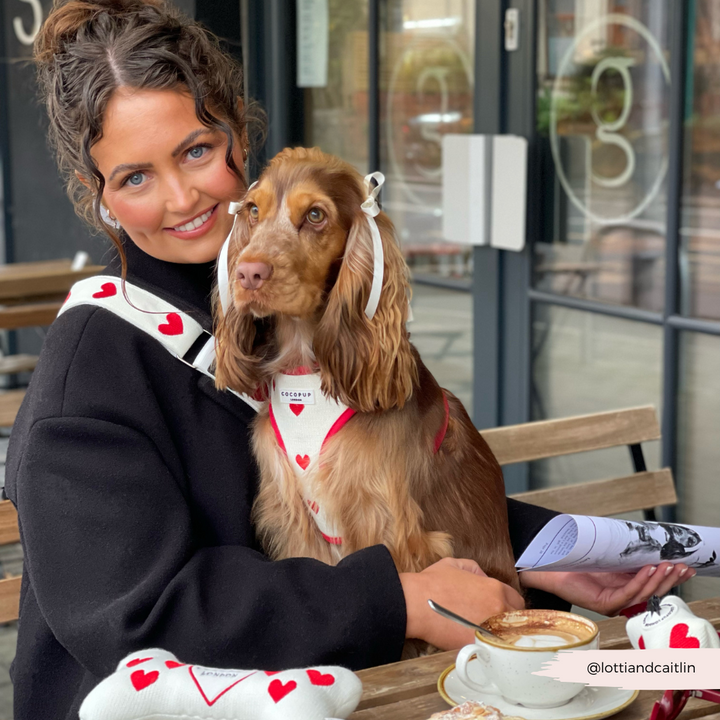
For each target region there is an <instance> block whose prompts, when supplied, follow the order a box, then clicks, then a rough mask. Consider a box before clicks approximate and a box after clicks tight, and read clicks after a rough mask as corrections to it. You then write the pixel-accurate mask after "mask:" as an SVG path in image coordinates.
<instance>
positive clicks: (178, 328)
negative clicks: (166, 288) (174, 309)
mask: <svg viewBox="0 0 720 720" xmlns="http://www.w3.org/2000/svg"><path fill="white" fill-rule="evenodd" d="M165 319H166V320H167V323H163V324H162V325H158V330H159V331H160V332H161V333H162V334H163V335H182V332H183V321H182V318H181V317H180V316H179V315H178V314H177V313H168V314H167V315H166V316H165Z"/></svg>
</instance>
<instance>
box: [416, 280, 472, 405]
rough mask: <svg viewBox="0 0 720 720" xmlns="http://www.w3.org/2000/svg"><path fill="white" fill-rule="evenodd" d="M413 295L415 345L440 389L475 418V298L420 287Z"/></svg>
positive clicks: (448, 291)
mask: <svg viewBox="0 0 720 720" xmlns="http://www.w3.org/2000/svg"><path fill="white" fill-rule="evenodd" d="M412 292H413V294H412V309H413V315H414V318H415V319H414V320H413V322H412V323H410V325H409V329H410V333H411V340H412V343H413V345H415V347H416V348H417V349H418V351H419V353H420V357H421V358H422V360H423V362H424V363H425V365H427V367H428V369H429V370H430V372H431V373H432V374H433V375H434V376H435V379H436V380H437V381H438V383H440V386H441V387H444V388H445V389H446V390H449V391H450V392H451V393H453V394H454V395H455V396H456V397H457V398H458V399H459V400H460V402H461V403H462V404H463V405H464V406H465V409H466V410H467V411H468V413H469V414H470V415H472V371H473V363H472V358H473V336H472V296H471V295H470V293H466V292H458V291H457V290H446V289H445V288H438V287H430V286H428V285H420V284H418V283H415V284H414V285H413V291H412Z"/></svg>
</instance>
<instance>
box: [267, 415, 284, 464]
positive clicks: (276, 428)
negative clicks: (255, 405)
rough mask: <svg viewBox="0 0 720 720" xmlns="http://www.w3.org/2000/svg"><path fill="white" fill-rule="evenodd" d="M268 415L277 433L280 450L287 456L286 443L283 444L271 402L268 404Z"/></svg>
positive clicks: (276, 437)
mask: <svg viewBox="0 0 720 720" xmlns="http://www.w3.org/2000/svg"><path fill="white" fill-rule="evenodd" d="M268 413H269V415H270V424H271V425H272V429H273V431H274V432H275V439H276V440H277V441H278V445H279V446H280V449H281V450H282V451H283V452H284V453H285V454H286V455H287V450H286V449H285V443H284V442H283V439H282V435H281V434H280V428H279V427H278V426H277V421H276V420H275V413H274V412H273V409H272V403H271V402H269V403H268Z"/></svg>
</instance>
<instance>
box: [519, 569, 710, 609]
mask: <svg viewBox="0 0 720 720" xmlns="http://www.w3.org/2000/svg"><path fill="white" fill-rule="evenodd" d="M695 574H696V571H695V570H692V569H690V568H688V566H687V565H683V564H682V563H679V564H677V565H672V564H671V563H667V562H664V563H660V565H658V566H657V567H654V566H652V565H646V566H645V567H644V568H642V569H641V570H639V571H638V572H637V573H603V572H598V573H591V572H587V573H580V572H547V571H546V572H543V571H539V570H528V571H525V572H522V573H520V583H521V584H522V585H523V586H524V587H534V588H538V589H539V590H547V591H548V592H551V593H554V594H555V595H557V596H558V597H561V598H563V600H567V601H568V602H571V603H573V605H578V606H579V607H583V608H587V609H588V610H594V611H595V612H598V613H602V614H603V615H617V614H618V613H619V612H620V610H622V609H623V608H626V607H630V606H631V605H635V604H637V603H641V602H645V601H646V600H647V599H648V598H649V597H650V596H651V595H659V596H662V595H665V594H666V593H667V592H669V591H670V590H671V589H672V588H673V587H675V586H676V585H682V583H684V582H686V581H687V580H689V579H690V578H691V577H694V576H695Z"/></svg>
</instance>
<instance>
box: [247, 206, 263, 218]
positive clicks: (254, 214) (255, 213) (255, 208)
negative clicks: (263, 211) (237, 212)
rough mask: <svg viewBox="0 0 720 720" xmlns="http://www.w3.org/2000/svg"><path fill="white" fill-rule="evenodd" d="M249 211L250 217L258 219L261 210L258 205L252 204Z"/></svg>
mask: <svg viewBox="0 0 720 720" xmlns="http://www.w3.org/2000/svg"><path fill="white" fill-rule="evenodd" d="M248 212H249V213H250V217H251V218H252V219H253V220H257V219H258V218H259V217H260V210H258V206H257V205H250V207H249V208H248Z"/></svg>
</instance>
